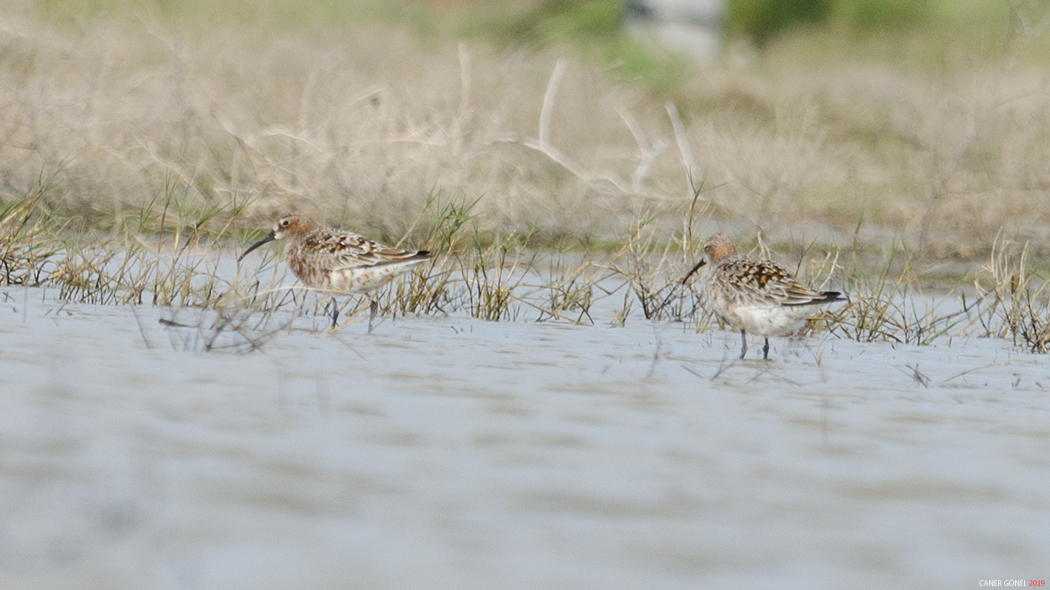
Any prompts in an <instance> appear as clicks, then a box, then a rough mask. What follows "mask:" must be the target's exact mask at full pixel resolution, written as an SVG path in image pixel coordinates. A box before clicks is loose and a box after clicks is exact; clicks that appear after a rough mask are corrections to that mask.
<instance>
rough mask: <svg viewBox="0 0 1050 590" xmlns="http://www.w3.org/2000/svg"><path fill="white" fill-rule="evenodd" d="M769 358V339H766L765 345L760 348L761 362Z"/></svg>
mask: <svg viewBox="0 0 1050 590" xmlns="http://www.w3.org/2000/svg"><path fill="white" fill-rule="evenodd" d="M768 358H769V338H766V345H765V346H763V347H762V360H766V359H768Z"/></svg>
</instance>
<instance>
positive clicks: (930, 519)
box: [0, 289, 1050, 589]
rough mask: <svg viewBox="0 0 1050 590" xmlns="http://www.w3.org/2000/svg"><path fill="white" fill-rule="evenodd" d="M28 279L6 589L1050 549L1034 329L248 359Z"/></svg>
mask: <svg viewBox="0 0 1050 590" xmlns="http://www.w3.org/2000/svg"><path fill="white" fill-rule="evenodd" d="M0 303H2V305H0V367H2V371H0V392H2V393H0V408H2V411H0V510H2V514H4V515H5V516H4V518H3V519H2V520H0V587H3V588H32V589H35V588H41V589H44V588H47V589H52V588H54V589H63V588H78V589H79V588H107V589H122V588H129V589H130V588H157V589H165V588H203V589H213V588H214V589H230V588H252V589H267V588H275V589H276V588H320V589H324V588H333V589H334V588H457V589H461V588H479V589H482V588H512V589H513V588H522V589H526V588H530V589H531V588H566V589H569V588H573V589H576V588H582V589H591V588H593V589H608V588H625V589H626V588H632V589H633V588H714V587H729V586H735V587H758V586H759V585H761V586H770V585H771V584H774V583H775V585H776V587H779V588H829V589H830V588H844V587H863V588H891V587H893V588H896V587H925V588H958V587H978V582H979V581H980V580H982V579H1006V578H1030V579H1045V578H1046V577H1048V575H1050V557H1048V556H1050V526H1048V524H1050V486H1048V485H1047V481H1048V478H1047V473H1048V472H1050V396H1048V393H1047V389H1048V388H1050V370H1048V369H1047V364H1046V358H1045V357H1043V356H1035V355H1030V354H1026V353H1023V352H1018V351H1017V350H1016V349H1014V348H1013V347H1012V346H1011V345H1010V343H1008V342H1004V341H1000V340H977V339H974V340H962V339H955V340H953V341H952V342H951V344H950V345H947V344H945V345H941V346H930V347H915V346H900V345H898V346H892V345H889V344H884V343H878V344H859V343H855V342H851V341H847V340H842V339H836V338H826V337H815V338H810V339H808V340H804V341H794V342H793V341H789V340H787V339H776V340H774V341H773V349H772V351H771V360H770V361H768V362H762V361H760V360H757V358H758V356H757V355H760V354H761V353H760V350H758V349H759V347H760V344H761V343H760V342H759V341H758V340H755V341H753V342H752V354H754V355H756V356H754V359H755V360H747V361H744V362H740V361H739V360H736V358H735V357H736V355H737V353H738V350H739V337H738V335H736V334H733V333H729V332H722V331H719V330H717V329H715V330H712V331H710V332H706V333H701V334H697V333H695V332H694V331H693V330H692V329H689V328H686V327H684V326H683V325H681V324H669V323H662V324H651V323H649V322H645V321H642V320H635V321H629V322H628V323H627V326H626V327H624V328H612V327H608V326H607V325H596V326H573V325H568V324H565V323H533V322H506V323H487V322H480V321H476V320H470V319H467V318H460V317H453V318H441V319H419V318H399V319H397V320H396V321H390V320H387V321H384V322H383V323H381V324H380V325H379V326H378V328H377V329H376V333H375V334H373V335H371V336H369V335H366V334H365V333H364V332H365V327H364V324H361V323H358V324H354V325H351V326H349V327H348V328H346V329H344V330H342V331H340V332H338V333H336V334H330V333H324V332H323V331H319V330H316V329H315V328H320V327H322V326H323V324H324V320H323V319H315V318H313V317H300V318H298V319H294V320H292V321H291V324H290V326H288V327H287V328H286V329H284V330H281V331H279V332H277V333H275V334H270V335H269V337H268V339H264V340H260V341H259V344H260V347H259V349H258V350H256V351H254V352H250V353H247V354H244V353H242V352H238V351H243V350H245V348H246V346H244V344H245V341H244V339H243V338H242V337H241V336H240V335H238V334H236V333H230V334H225V333H224V334H220V336H219V338H217V339H215V341H214V343H213V344H214V345H213V347H212V350H210V351H206V350H205V345H206V344H207V342H209V341H210V339H211V336H212V332H211V331H210V330H209V326H210V324H209V321H210V320H209V318H208V317H206V316H205V315H204V314H202V313H201V312H197V311H194V310H181V311H180V310H173V309H165V308H152V307H137V308H132V307H105V306H91V305H72V304H63V303H61V302H59V301H56V300H54V299H53V298H52V296H51V294H50V293H47V292H42V291H39V290H24V289H6V290H2V291H0ZM161 319H164V320H172V321H176V322H179V323H182V324H185V325H188V326H190V327H184V328H179V327H172V326H166V325H163V324H161V323H160V322H159V320H161ZM284 323H285V322H284V321H277V320H274V321H271V322H270V323H269V324H268V327H267V328H266V330H268V329H272V328H274V327H277V326H281V325H284ZM266 330H262V332H265V331H266ZM260 333H261V332H258V331H257V332H248V335H249V336H250V337H252V338H255V337H258V336H259V335H260ZM225 346H229V347H230V348H223V347H225Z"/></svg>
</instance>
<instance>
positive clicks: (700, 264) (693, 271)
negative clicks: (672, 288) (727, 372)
mask: <svg viewBox="0 0 1050 590" xmlns="http://www.w3.org/2000/svg"><path fill="white" fill-rule="evenodd" d="M254 247H255V246H252V248H254ZM249 250H251V248H249ZM245 254H247V252H245ZM242 258H243V257H242ZM705 264H707V260H701V261H700V262H697V263H696V266H694V267H693V270H691V271H689V272H687V273H685V278H684V279H682V284H683V285H684V284H685V282H686V281H688V280H689V277H691V276H693V273H695V272H696V271H698V270H700V268H701V267H702V266H704V265H705Z"/></svg>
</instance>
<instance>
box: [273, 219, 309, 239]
mask: <svg viewBox="0 0 1050 590" xmlns="http://www.w3.org/2000/svg"><path fill="white" fill-rule="evenodd" d="M308 231H310V220H309V219H307V218H305V217H303V216H302V215H299V214H297V213H288V214H286V215H282V216H281V218H280V219H278V220H277V223H275V224H274V226H273V238H274V239H275V240H283V239H284V238H287V237H288V236H301V235H303V234H305V233H306V232H308Z"/></svg>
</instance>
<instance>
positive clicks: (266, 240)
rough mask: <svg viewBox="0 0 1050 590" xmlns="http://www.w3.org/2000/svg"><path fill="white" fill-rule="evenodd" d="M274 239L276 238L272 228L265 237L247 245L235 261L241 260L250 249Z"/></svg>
mask: <svg viewBox="0 0 1050 590" xmlns="http://www.w3.org/2000/svg"><path fill="white" fill-rule="evenodd" d="M275 239H277V238H276V236H274V234H273V230H270V233H268V234H266V237H265V238H263V239H261V240H259V241H258V242H255V243H254V244H252V245H251V246H248V249H247V250H245V251H244V253H243V254H241V255H240V256H238V257H237V262H240V261H241V260H243V259H244V257H245V256H247V255H248V253H249V252H251V251H252V250H254V249H256V248H258V247H259V246H262V245H263V244H265V243H266V242H272V241H274V240H275Z"/></svg>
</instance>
